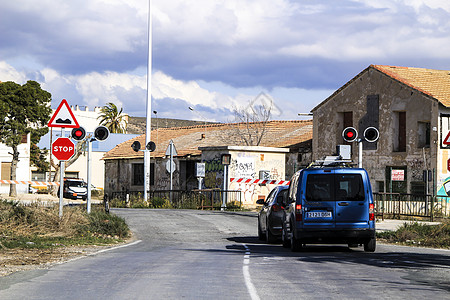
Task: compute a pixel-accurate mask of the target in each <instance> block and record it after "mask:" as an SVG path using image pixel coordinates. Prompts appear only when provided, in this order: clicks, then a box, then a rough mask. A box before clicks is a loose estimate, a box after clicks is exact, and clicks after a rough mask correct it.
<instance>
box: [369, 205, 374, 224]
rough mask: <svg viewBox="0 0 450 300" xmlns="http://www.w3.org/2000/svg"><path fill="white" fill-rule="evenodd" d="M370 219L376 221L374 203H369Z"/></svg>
mask: <svg viewBox="0 0 450 300" xmlns="http://www.w3.org/2000/svg"><path fill="white" fill-rule="evenodd" d="M369 221H375V206H374V204H373V203H372V204H369Z"/></svg>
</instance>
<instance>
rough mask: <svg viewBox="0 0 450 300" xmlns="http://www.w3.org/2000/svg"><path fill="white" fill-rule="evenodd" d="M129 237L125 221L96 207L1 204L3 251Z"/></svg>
mask: <svg viewBox="0 0 450 300" xmlns="http://www.w3.org/2000/svg"><path fill="white" fill-rule="evenodd" d="M129 234H130V230H129V228H128V225H127V224H126V223H125V220H124V219H123V218H120V217H118V216H116V215H112V214H106V213H105V212H103V211H100V210H97V209H95V208H94V207H93V210H92V212H91V213H90V214H87V213H86V212H85V209H84V208H82V207H64V210H63V217H62V218H59V207H58V205H55V206H52V207H44V206H42V205H40V204H39V203H35V204H32V205H29V206H25V205H22V204H20V203H18V202H11V201H6V200H0V248H3V249H7V248H8V249H10V248H23V249H25V248H38V249H48V248H53V247H60V246H72V245H107V244H115V243H118V242H122V241H124V239H126V238H127V237H128V236H129Z"/></svg>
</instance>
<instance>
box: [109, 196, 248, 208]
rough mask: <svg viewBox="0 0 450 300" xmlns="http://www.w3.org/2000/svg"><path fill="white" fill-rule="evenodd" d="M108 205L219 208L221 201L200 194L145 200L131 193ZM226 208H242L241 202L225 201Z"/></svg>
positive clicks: (123, 206)
mask: <svg viewBox="0 0 450 300" xmlns="http://www.w3.org/2000/svg"><path fill="white" fill-rule="evenodd" d="M109 205H110V207H116V208H125V207H129V208H162V209H202V208H203V209H212V210H220V209H221V205H222V202H217V201H216V202H213V203H212V204H211V200H209V199H208V200H207V199H205V198H204V197H203V196H202V195H200V196H199V195H195V196H194V195H190V196H183V197H179V198H178V197H177V198H176V199H175V197H174V199H173V201H170V199H169V198H168V197H153V198H150V199H149V200H148V201H147V202H146V201H144V199H143V198H142V197H141V195H137V196H134V195H131V196H130V197H129V199H128V200H123V199H119V198H114V199H112V200H111V201H110V203H109ZM227 210H233V211H234V210H244V208H243V207H242V205H241V203H239V202H238V201H232V202H228V203H227Z"/></svg>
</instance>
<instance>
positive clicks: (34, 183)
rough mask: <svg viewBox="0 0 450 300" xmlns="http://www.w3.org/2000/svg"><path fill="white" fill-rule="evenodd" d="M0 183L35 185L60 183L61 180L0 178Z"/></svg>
mask: <svg viewBox="0 0 450 300" xmlns="http://www.w3.org/2000/svg"><path fill="white" fill-rule="evenodd" d="M0 184H31V185H33V186H46V185H59V182H51V181H21V180H0Z"/></svg>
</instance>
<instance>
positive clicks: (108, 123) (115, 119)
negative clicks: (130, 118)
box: [98, 102, 127, 133]
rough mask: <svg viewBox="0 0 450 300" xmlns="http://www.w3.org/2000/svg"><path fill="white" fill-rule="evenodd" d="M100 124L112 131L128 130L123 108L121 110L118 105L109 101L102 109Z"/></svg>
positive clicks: (123, 131) (122, 131) (121, 131)
mask: <svg viewBox="0 0 450 300" xmlns="http://www.w3.org/2000/svg"><path fill="white" fill-rule="evenodd" d="M100 112H101V114H100V116H99V117H98V119H100V125H103V126H105V127H107V128H108V129H109V131H110V132H111V133H125V131H126V124H127V122H126V119H125V118H126V116H125V115H124V114H122V108H121V109H120V111H119V110H118V109H117V106H116V105H115V104H114V103H112V102H109V103H107V104H106V105H105V106H103V107H102V108H101V109H100Z"/></svg>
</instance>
